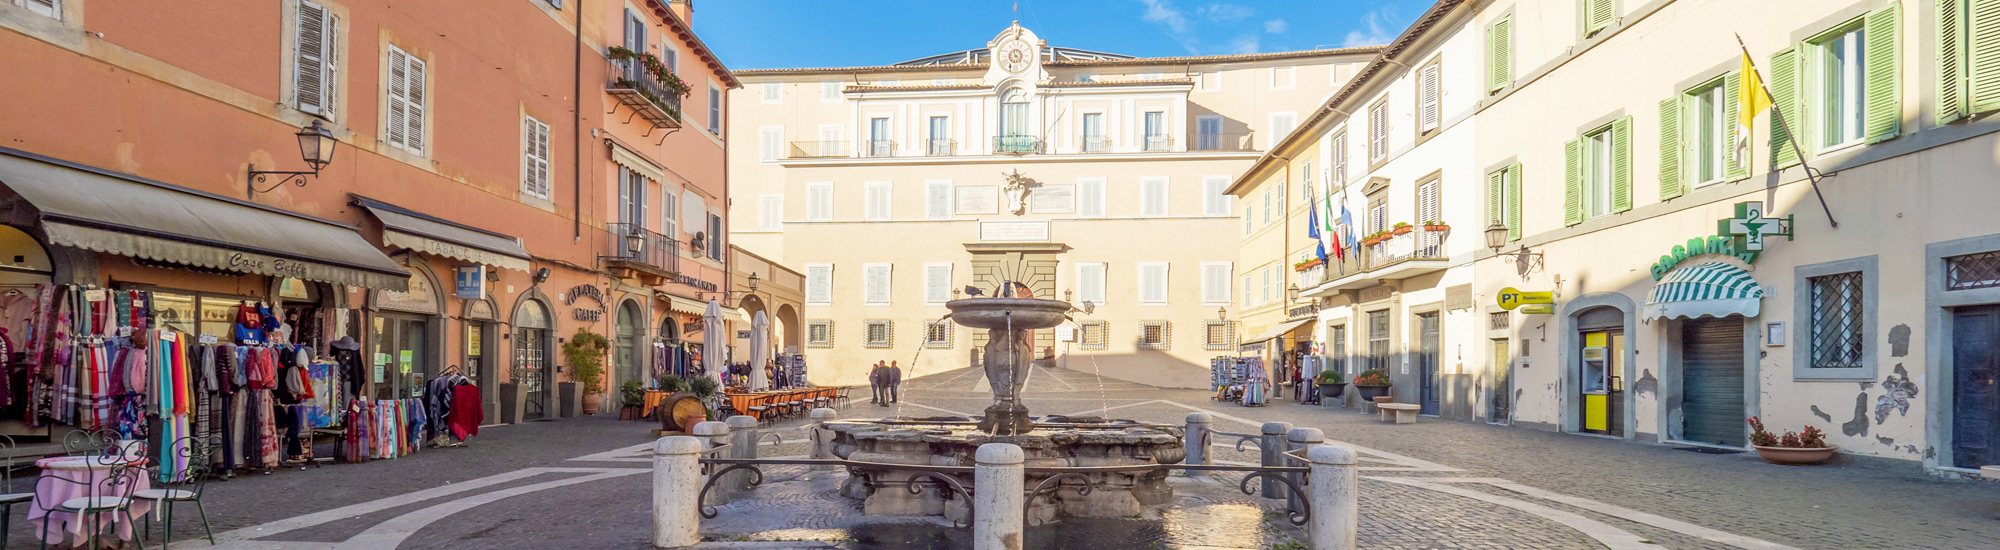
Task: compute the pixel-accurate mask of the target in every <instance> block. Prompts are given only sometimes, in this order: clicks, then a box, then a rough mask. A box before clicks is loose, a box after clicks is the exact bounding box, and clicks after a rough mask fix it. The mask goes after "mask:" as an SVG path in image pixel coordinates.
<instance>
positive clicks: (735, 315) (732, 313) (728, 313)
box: [722, 308, 750, 328]
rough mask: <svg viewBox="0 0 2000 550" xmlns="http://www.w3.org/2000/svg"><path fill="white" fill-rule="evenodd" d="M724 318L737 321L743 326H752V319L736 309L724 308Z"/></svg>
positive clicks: (732, 321) (736, 322)
mask: <svg viewBox="0 0 2000 550" xmlns="http://www.w3.org/2000/svg"><path fill="white" fill-rule="evenodd" d="M722 320H724V321H729V322H731V323H735V324H737V325H738V326H741V327H743V328H750V320H749V319H747V318H744V317H743V312H740V311H736V310H734V309H727V308H724V309H723V310H722Z"/></svg>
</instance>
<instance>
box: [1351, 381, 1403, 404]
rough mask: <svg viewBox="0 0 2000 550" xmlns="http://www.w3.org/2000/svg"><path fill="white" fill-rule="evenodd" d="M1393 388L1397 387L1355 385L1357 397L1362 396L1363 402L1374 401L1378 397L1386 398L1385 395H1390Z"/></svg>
mask: <svg viewBox="0 0 2000 550" xmlns="http://www.w3.org/2000/svg"><path fill="white" fill-rule="evenodd" d="M1392 387H1395V386H1393V385H1390V386H1363V385H1360V384H1355V385H1354V392H1355V395H1359V396H1361V400H1362V401H1368V400H1372V399H1375V398H1377V397H1381V396H1384V395H1389V388H1392Z"/></svg>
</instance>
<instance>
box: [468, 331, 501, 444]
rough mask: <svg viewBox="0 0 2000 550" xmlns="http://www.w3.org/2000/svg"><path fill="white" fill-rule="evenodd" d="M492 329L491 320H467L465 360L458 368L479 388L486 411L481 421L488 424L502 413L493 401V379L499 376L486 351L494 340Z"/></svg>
mask: <svg viewBox="0 0 2000 550" xmlns="http://www.w3.org/2000/svg"><path fill="white" fill-rule="evenodd" d="M492 331H493V323H491V322H478V321H466V322H465V361H464V363H463V366H462V368H460V369H458V372H459V373H460V374H463V375H465V377H466V378H470V379H472V385H473V387H477V388H479V400H480V402H481V403H480V405H481V406H480V410H481V411H483V412H484V413H485V418H483V419H481V420H480V422H482V423H486V424H493V423H494V422H495V419H496V418H497V416H496V415H498V414H500V411H499V407H498V406H496V405H495V403H494V401H493V396H494V387H493V386H494V383H493V381H494V380H497V378H495V377H494V375H493V363H492V362H491V361H488V360H487V358H488V357H489V356H490V354H489V353H488V352H487V351H486V346H487V345H488V344H490V343H492V341H493V339H492V336H493V332H492Z"/></svg>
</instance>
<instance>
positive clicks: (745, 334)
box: [736, 330, 750, 340]
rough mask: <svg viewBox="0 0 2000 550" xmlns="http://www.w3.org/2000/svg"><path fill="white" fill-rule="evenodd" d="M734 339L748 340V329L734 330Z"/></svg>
mask: <svg viewBox="0 0 2000 550" xmlns="http://www.w3.org/2000/svg"><path fill="white" fill-rule="evenodd" d="M736 339H737V340H749V339H750V331H747V330H739V331H736Z"/></svg>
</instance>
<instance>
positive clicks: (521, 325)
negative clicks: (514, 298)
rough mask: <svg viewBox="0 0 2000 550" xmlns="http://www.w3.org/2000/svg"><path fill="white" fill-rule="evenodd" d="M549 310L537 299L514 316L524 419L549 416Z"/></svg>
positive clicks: (517, 379) (517, 375)
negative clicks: (547, 386)
mask: <svg viewBox="0 0 2000 550" xmlns="http://www.w3.org/2000/svg"><path fill="white" fill-rule="evenodd" d="M550 326H551V325H550V324H549V310H548V308H547V307H544V306H543V305H542V303H541V302H540V301H538V300H527V301H524V302H522V303H521V310H520V311H518V312H515V314H514V383H516V384H520V388H521V394H522V399H521V401H522V404H521V407H522V411H521V418H522V419H523V420H536V419H540V418H545V417H547V416H549V399H548V394H549V392H548V390H547V388H546V387H545V386H546V385H547V381H549V380H552V379H553V373H550V372H549V354H548V345H549V327H550Z"/></svg>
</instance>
